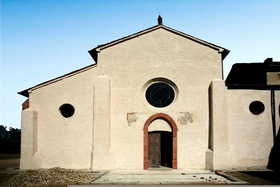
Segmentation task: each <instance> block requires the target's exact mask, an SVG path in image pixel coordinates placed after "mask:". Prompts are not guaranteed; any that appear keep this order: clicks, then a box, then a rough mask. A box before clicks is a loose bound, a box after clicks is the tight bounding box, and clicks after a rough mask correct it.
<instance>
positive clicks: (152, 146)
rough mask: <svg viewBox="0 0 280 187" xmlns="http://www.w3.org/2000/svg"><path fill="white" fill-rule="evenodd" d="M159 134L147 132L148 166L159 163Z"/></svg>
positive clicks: (154, 165)
mask: <svg viewBox="0 0 280 187" xmlns="http://www.w3.org/2000/svg"><path fill="white" fill-rule="evenodd" d="M160 143H161V134H160V133H159V132H150V133H149V166H150V167H159V166H160V165H161V146H160Z"/></svg>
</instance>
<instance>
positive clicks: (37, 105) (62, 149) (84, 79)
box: [30, 68, 98, 169]
mask: <svg viewBox="0 0 280 187" xmlns="http://www.w3.org/2000/svg"><path fill="white" fill-rule="evenodd" d="M96 76H98V69H97V68H93V69H90V70H88V71H85V72H83V73H79V74H77V75H75V76H72V77H69V78H66V79H63V80H61V81H58V82H56V83H53V84H49V85H47V86H44V87H41V88H39V89H36V90H34V91H33V92H32V93H30V107H31V108H34V109H35V110H36V111H38V135H37V138H38V147H37V152H38V154H39V155H41V159H42V160H41V168H51V167H56V166H60V167H64V168H77V169H83V168H90V164H91V151H92V133H93V131H92V127H93V85H94V81H93V80H94V77H96ZM65 103H69V104H71V105H73V106H74V108H75V113H74V115H73V116H72V117H70V118H64V117H63V116H62V115H61V113H60V111H59V108H60V106H61V105H62V104H65ZM33 162H39V161H38V160H37V161H36V160H35V161H33Z"/></svg>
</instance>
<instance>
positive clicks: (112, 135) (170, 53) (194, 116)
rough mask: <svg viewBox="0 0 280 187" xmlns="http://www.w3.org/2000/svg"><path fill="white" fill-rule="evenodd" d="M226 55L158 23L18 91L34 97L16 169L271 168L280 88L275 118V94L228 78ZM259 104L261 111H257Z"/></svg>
mask: <svg viewBox="0 0 280 187" xmlns="http://www.w3.org/2000/svg"><path fill="white" fill-rule="evenodd" d="M228 53H229V50H227V49H226V48H223V47H220V46H217V45H214V44H212V43H209V42H206V41H204V40H201V39H198V38H195V37H193V36H190V35H188V34H185V33H183V32H180V31H177V30H175V29H172V28H169V27H167V26H165V25H163V24H162V21H161V19H159V21H158V25H156V26H153V27H151V28H148V29H145V30H143V31H140V32H138V33H135V34H132V35H129V36H127V37H124V38H121V39H118V40H115V41H112V42H109V43H106V44H103V45H99V46H97V47H96V48H94V49H92V50H90V51H89V54H90V55H91V56H92V58H93V59H94V61H95V63H94V64H93V65H90V66H87V67H84V68H82V69H79V70H76V71H74V72H71V73H69V74H66V75H63V76H61V77H58V78H55V79H52V80H50V81H46V82H44V83H41V84H38V85H36V86H34V87H31V88H28V89H26V90H24V91H21V92H19V94H21V95H23V96H26V97H28V100H27V101H26V102H25V103H24V104H23V110H22V127H21V128H22V142H21V160H20V169H37V168H51V167H57V166H59V167H63V168H73V169H92V170H110V169H139V170H141V169H149V168H153V167H169V168H173V169H232V168H244V167H245V168H246V167H260V166H261V167H262V166H267V165H268V162H269V156H270V154H271V150H272V148H273V146H274V143H275V139H277V137H276V135H275V132H277V131H278V129H279V103H280V92H279V91H277V89H275V91H274V92H273V93H274V96H275V97H274V109H275V116H274V118H272V117H271V110H270V108H271V90H270V89H262V90H257V89H248V88H242V89H240V88H238V89H237V87H236V89H235V87H234V85H235V84H231V85H230V86H231V87H230V86H229V85H227V84H226V82H225V81H224V80H223V59H224V58H226V56H227V55H228ZM279 72H280V70H279ZM279 72H277V71H276V73H275V72H274V74H275V76H274V75H273V76H274V77H275V78H274V79H276V85H277V84H279V80H278V79H279V77H280V75H279ZM274 79H273V80H274ZM277 81H278V82H277ZM229 84H230V83H229ZM255 101H258V102H261V106H262V107H263V109H260V110H262V111H261V112H259V111H257V112H256V114H254V113H252V111H250V104H251V103H252V102H255ZM258 104H259V103H257V105H258ZM258 107H259V106H257V107H256V108H257V109H255V110H258ZM257 113H258V114H257ZM273 121H274V123H273ZM278 139H279V137H278Z"/></svg>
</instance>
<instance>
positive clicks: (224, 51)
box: [18, 23, 230, 97]
mask: <svg viewBox="0 0 280 187" xmlns="http://www.w3.org/2000/svg"><path fill="white" fill-rule="evenodd" d="M157 29H165V30H167V31H169V32H172V33H174V34H178V35H180V36H182V37H185V38H187V39H190V40H192V41H195V42H197V43H200V44H202V45H205V46H207V47H210V48H212V49H214V50H217V51H218V52H219V53H222V59H224V58H225V57H226V56H227V55H228V54H229V52H230V51H229V50H228V49H226V48H223V47H220V46H218V45H215V44H212V43H209V42H206V41H204V40H201V39H199V38H196V37H194V36H191V35H188V34H185V33H183V32H180V31H177V30H175V29H172V28H170V27H167V26H165V25H162V24H161V23H159V24H158V25H156V26H153V27H150V28H148V29H145V30H142V31H139V32H137V33H134V34H131V35H129V36H126V37H123V38H120V39H117V40H114V41H111V42H108V43H105V44H102V45H98V46H97V47H95V48H93V49H91V50H89V51H88V52H89V54H90V55H91V57H92V58H93V60H94V61H95V62H96V63H95V64H92V65H89V66H86V67H84V68H81V69H78V70H76V71H73V72H70V73H67V74H65V75H62V76H60V77H57V78H54V79H51V80H49V81H46V82H43V83H40V84H38V85H36V86H33V87H30V88H28V89H25V90H23V91H21V92H18V94H20V95H23V96H26V97H29V91H32V90H35V89H38V88H41V87H43V86H46V85H49V84H52V83H54V82H57V81H60V80H62V79H65V78H68V77H71V76H73V75H76V74H78V73H80V72H83V71H87V70H89V69H91V68H93V67H95V66H97V62H98V52H100V51H101V50H103V49H106V48H108V47H111V46H114V45H117V44H119V43H122V42H125V41H127V40H130V39H133V38H135V37H138V36H140V35H143V34H146V33H149V32H152V31H154V30H157Z"/></svg>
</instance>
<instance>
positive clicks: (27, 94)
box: [18, 64, 97, 97]
mask: <svg viewBox="0 0 280 187" xmlns="http://www.w3.org/2000/svg"><path fill="white" fill-rule="evenodd" d="M96 66H97V64H91V65H89V66H86V67H83V68H81V69H78V70H75V71H72V72H70V73H67V74H65V75H62V76H59V77H57V78H54V79H51V80H49V81H46V82H43V83H40V84H37V85H36V86H33V87H30V88H27V89H26V90H23V91H21V92H18V94H20V95H22V96H25V97H29V91H33V90H36V89H38V88H41V87H44V86H47V85H49V84H52V83H55V82H58V81H60V80H62V79H66V78H68V77H71V76H74V75H77V74H79V73H81V72H84V71H87V70H90V69H92V68H94V67H96Z"/></svg>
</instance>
